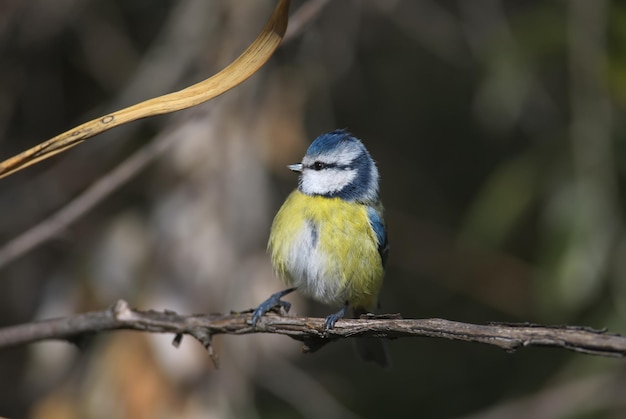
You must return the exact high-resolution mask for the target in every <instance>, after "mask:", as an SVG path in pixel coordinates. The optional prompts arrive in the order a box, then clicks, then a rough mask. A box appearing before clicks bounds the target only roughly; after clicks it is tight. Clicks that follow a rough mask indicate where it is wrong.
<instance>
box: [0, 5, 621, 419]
mask: <svg viewBox="0 0 626 419" xmlns="http://www.w3.org/2000/svg"><path fill="white" fill-rule="evenodd" d="M314 3H319V4H320V8H321V10H320V13H319V14H315V13H314V14H312V15H310V17H308V18H307V20H306V21H305V22H303V25H302V27H301V29H302V30H301V31H300V32H298V33H297V34H295V35H294V36H292V37H291V39H290V40H289V41H288V42H286V43H285V44H284V45H283V46H282V47H281V48H280V49H279V51H278V52H277V53H276V54H275V55H274V57H273V58H272V60H271V61H270V62H269V63H268V64H267V65H266V66H265V67H264V68H263V69H262V70H261V71H260V72H259V73H257V74H256V75H255V76H253V77H252V78H251V79H250V80H248V81H247V82H245V83H244V84H242V85H241V86H239V87H237V88H236V89H234V90H233V91H231V92H229V93H227V94H226V95H224V96H222V97H220V98H218V99H216V100H213V101H211V102H210V103H207V104H204V105H201V106H198V107H196V108H193V109H190V110H186V111H184V112H180V113H177V114H174V115H166V116H161V117H157V118H152V119H149V120H144V121H141V122H136V123H133V124H130V125H128V126H125V127H122V128H119V129H116V130H113V131H111V132H108V133H106V134H104V135H102V136H101V137H98V138H96V139H94V140H93V141H91V142H90V143H88V144H85V145H82V146H80V147H78V148H77V149H74V150H72V151H70V152H68V153H65V154H63V155H61V156H59V157H57V158H54V159H52V160H51V161H49V162H45V163H43V164H40V165H38V166H35V167H33V168H30V169H28V170H26V171H24V172H20V173H18V174H16V175H14V176H11V177H10V178H7V179H5V180H3V181H2V182H1V183H0V199H1V201H0V202H2V203H3V205H2V206H0V232H1V233H0V234H1V235H2V238H3V242H8V241H9V240H10V239H12V238H14V237H16V236H18V235H20V234H21V233H23V232H24V231H26V230H27V229H28V228H29V227H30V226H32V225H34V224H36V223H38V222H39V221H41V220H44V219H46V217H47V216H49V215H50V214H51V213H53V212H55V211H56V210H58V209H60V208H63V207H64V206H65V205H67V204H68V203H70V202H72V200H73V199H74V198H75V197H76V196H77V195H78V194H79V193H80V192H81V191H84V190H85V189H86V188H88V187H89V186H90V185H91V184H93V183H94V182H96V181H97V180H99V179H103V178H104V177H106V176H107V174H108V173H110V171H111V170H112V168H114V167H116V166H117V165H118V164H119V163H120V162H122V161H124V159H126V158H127V157H128V156H129V155H131V154H132V153H134V152H136V151H139V150H142V148H144V147H149V146H150V144H154V142H155V141H165V142H167V147H163V150H162V151H160V152H159V153H158V154H157V155H155V156H154V161H153V162H152V164H150V165H149V166H148V167H147V168H146V169H145V170H143V171H141V173H140V174H139V175H137V176H135V177H134V178H133V179H132V180H131V181H129V182H128V183H126V184H124V185H123V186H122V187H120V188H119V189H118V190H117V191H116V192H115V193H114V194H113V195H112V196H111V197H109V198H108V199H106V200H105V201H103V202H101V203H99V205H97V206H96V208H95V209H94V210H92V211H90V212H89V213H88V214H87V215H86V216H84V217H81V218H80V219H78V220H76V221H75V222H74V223H72V224H71V226H70V227H69V228H67V229H65V230H64V231H63V232H62V234H59V235H57V236H55V238H54V240H53V241H50V242H46V243H44V244H42V245H41V246H39V247H38V248H37V249H35V250H33V251H31V252H28V253H27V254H24V255H22V256H21V257H20V258H18V259H17V260H15V261H13V262H11V263H10V264H7V265H5V266H3V267H2V274H1V275H0V281H2V288H1V289H2V292H1V293H0V322H1V323H2V324H14V323H20V322H26V321H30V320H32V319H38V318H47V317H54V316H61V315H65V314H69V313H74V312H81V311H86V310H90V309H102V308H103V307H106V306H107V305H109V304H111V303H113V302H114V301H115V300H116V299H118V298H124V299H126V300H128V301H129V302H130V303H131V304H133V305H134V306H137V307H140V308H155V309H166V308H167V309H172V310H176V311H178V312H181V313H191V312H220V311H222V312H224V311H228V310H230V309H245V308H249V307H252V306H254V305H255V304H257V303H258V302H260V301H261V300H262V299H264V298H265V297H267V296H268V295H269V293H271V292H273V291H276V290H278V289H280V286H281V285H280V284H279V282H278V280H276V279H275V278H274V277H273V275H272V272H271V267H270V266H269V262H268V259H267V257H266V255H265V242H266V239H267V235H268V229H269V225H270V223H271V220H272V217H273V214H274V212H275V210H276V209H277V208H278V206H279V205H280V203H281V201H282V199H283V198H284V197H285V196H286V194H287V193H288V192H289V190H290V189H291V188H293V187H294V186H295V182H296V180H295V178H294V176H293V174H291V173H289V172H288V171H287V170H286V169H285V168H284V166H285V165H286V164H288V163H293V162H296V161H298V160H299V159H300V158H301V155H302V153H303V151H304V150H305V147H306V146H307V144H308V143H309V142H310V141H311V140H312V139H313V138H314V137H315V136H316V135H318V134H320V133H322V132H325V131H328V130H331V129H334V128H337V127H346V128H348V129H350V130H351V131H352V132H353V133H354V134H355V135H357V136H358V137H360V138H361V139H363V141H364V142H365V144H366V145H367V146H368V148H369V149H370V151H371V153H372V155H373V156H374V157H375V158H376V160H377V161H378V164H379V168H380V171H381V174H382V194H383V199H384V202H385V205H386V208H387V222H388V225H389V230H390V240H391V244H392V249H391V256H390V267H389V270H388V273H387V277H386V283H385V286H384V290H383V295H382V305H383V310H384V311H388V312H401V313H402V314H403V315H404V316H405V317H442V318H449V319H455V320H461V321H468V322H486V321H533V322H539V323H568V324H583V325H588V326H592V327H598V328H600V327H605V326H606V327H609V328H611V329H612V330H613V331H615V332H621V333H624V332H625V331H626V330H625V329H626V327H625V326H624V319H625V318H626V314H625V313H626V286H624V284H626V282H625V281H624V276H625V274H626V263H625V262H624V261H626V258H624V257H623V254H624V252H625V251H626V235H625V234H624V226H623V224H624V207H625V204H626V203H625V202H624V195H623V193H622V191H623V189H624V183H625V176H626V170H625V167H626V154H625V153H626V143H625V140H624V139H625V138H626V127H625V126H624V123H623V122H622V118H620V115H621V113H622V112H623V109H624V107H625V106H626V52H625V51H626V48H625V47H626V31H625V30H624V29H623V28H626V6H625V5H624V4H623V3H621V2H618V1H616V0H594V1H586V0H572V1H569V2H541V1H536V0H534V1H525V2H513V1H498V0H474V1H471V2H470V1H461V0H457V1H448V0H446V1H435V0H419V1H412V0H393V1H392V0H368V1H356V0H350V1H342V2H327V1H319V0H318V1H317V2H316V1H315V0H310V1H308V2H305V1H299V2H294V4H293V6H292V13H297V12H298V10H299V9H300V8H301V7H303V6H309V7H310V6H311V4H314ZM273 6H274V3H273V2H271V1H265V0H263V1H258V0H245V1H237V2H228V1H221V0H219V1H218V0H215V1H206V0H184V1H173V0H162V1H154V0H152V1H148V0H131V1H120V0H108V1H104V0H82V1H78V0H62V1H54V2H51V1H46V0H21V1H20V0H5V1H4V2H3V3H2V5H1V6H0V11H1V12H0V54H1V57H2V59H1V60H0V141H1V142H0V144H1V156H0V158H6V157H9V156H11V155H13V154H15V153H17V152H19V151H22V150H24V149H26V148H27V147H29V146H32V145H34V144H36V143H38V142H41V141H42V140H44V139H46V138H49V137H51V136H53V135H55V134H57V133H59V132H62V131H64V130H66V129H69V128H71V127H72V126H74V125H76V124H78V123H80V122H83V121H85V120H87V119H89V118H92V117H95V116H97V115H100V114H104V113H106V112H107V111H111V110H114V109H118V108H120V107H122V106H127V105H130V104H133V103H135V102H138V101H140V100H143V99H146V98H149V97H153V96H157V95H160V94H163V93H167V92H169V91H173V90H176V89H180V88H183V87H185V86H187V85H189V84H192V83H194V82H196V81H198V80H201V79H203V78H205V77H207V76H208V75H210V74H213V73H215V72H216V71H218V70H220V69H221V68H223V67H224V66H225V65H226V64H228V63H229V62H230V61H231V60H232V59H233V58H235V57H236V56H237V55H238V54H239V53H241V51H243V49H244V48H245V47H246V46H247V45H248V44H249V43H250V42H251V41H252V40H253V39H254V37H255V36H256V34H257V33H258V31H259V30H260V28H261V27H262V26H263V24H264V22H265V19H267V17H268V16H269V14H270V13H271V10H272V8H273ZM292 301H293V302H294V310H296V311H297V312H299V313H307V314H319V315H324V314H327V313H328V312H329V311H330V310H334V309H335V308H334V307H333V308H329V307H318V306H309V303H310V302H308V301H305V300H303V299H300V298H298V297H294V298H293V299H292ZM171 338H172V337H171V336H144V335H139V334H132V333H115V334H110V335H105V336H100V337H98V338H95V339H94V340H93V341H90V342H85V344H84V345H83V346H84V347H83V348H82V349H80V350H79V349H77V348H75V347H72V346H70V345H68V344H66V343H46V344H41V345H33V346H31V347H28V348H14V349H11V350H3V351H2V352H1V353H0V377H2V379H1V380H0V415H3V416H13V417H25V416H30V417H33V418H39V417H41V418H56V417H59V418H61V417H62V418H72V417H77V418H78V417H81V418H84V417H88V418H97V417H107V418H109V417H132V418H159V417H181V418H183V417H219V418H230V417H237V418H238V417H325V418H333V417H338V418H343V417H371V418H377V417H427V418H452V417H464V416H469V415H471V417H473V418H499V417H506V418H512V417H533V418H574V417H594V418H613V417H623V416H624V415H626V406H625V405H624V402H623V396H622V395H623V393H624V391H626V382H625V377H626V372H625V371H624V367H623V363H622V362H621V361H616V360H610V359H609V360H606V359H596V358H592V357H586V356H583V355H572V354H569V353H566V352H564V351H556V350H552V351H551V350H546V349H533V350H528V351H525V352H521V353H518V354H515V355H509V354H506V353H503V352H501V351H498V350H496V349H492V348H488V347H483V346H478V345H471V344H459V343H454V342H446V341H439V340H423V341H418V340H402V341H394V342H391V350H392V353H393V358H394V365H395V368H394V369H392V370H391V371H382V370H379V369H377V368H376V367H375V366H371V365H367V364H362V363H360V362H359V361H358V360H357V359H354V356H353V354H352V348H351V347H350V345H348V344H345V342H344V343H338V344H335V345H330V346H328V347H327V348H324V349H323V350H322V351H321V352H320V353H318V354H315V355H311V356H306V357H305V356H302V355H301V354H299V352H298V344H297V343H295V342H290V341H287V340H286V339H284V338H280V337H277V336H262V337H259V336H249V337H248V336H246V337H244V336H241V337H223V338H221V339H219V340H217V342H216V344H217V348H216V350H217V351H218V354H219V355H220V357H221V368H220V369H219V370H215V369H214V368H213V366H212V364H211V361H210V359H209V357H208V356H207V354H206V352H205V351H204V349H203V348H202V347H200V346H199V345H197V344H195V342H191V340H186V341H184V342H183V344H182V346H181V348H179V349H175V348H174V347H172V346H171V345H170V341H171Z"/></svg>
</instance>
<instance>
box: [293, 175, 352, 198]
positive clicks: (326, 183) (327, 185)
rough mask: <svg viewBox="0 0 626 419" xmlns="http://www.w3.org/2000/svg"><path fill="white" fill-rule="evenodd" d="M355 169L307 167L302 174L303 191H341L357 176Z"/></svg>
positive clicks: (322, 193)
mask: <svg viewBox="0 0 626 419" xmlns="http://www.w3.org/2000/svg"><path fill="white" fill-rule="evenodd" d="M356 175H357V171H356V170H354V169H345V170H344V169H334V168H333V169H328V168H327V169H324V170H319V171H315V170H311V169H305V171H304V173H303V174H302V192H304V193H305V194H319V195H326V194H331V193H334V192H339V191H340V190H342V189H343V188H345V187H346V186H348V185H349V184H350V183H352V181H353V180H354V179H355V178H356Z"/></svg>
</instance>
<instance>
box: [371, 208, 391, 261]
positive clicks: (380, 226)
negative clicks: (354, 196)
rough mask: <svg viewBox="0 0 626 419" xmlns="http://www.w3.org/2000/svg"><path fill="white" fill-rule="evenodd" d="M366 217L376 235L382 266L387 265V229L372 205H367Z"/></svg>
mask: <svg viewBox="0 0 626 419" xmlns="http://www.w3.org/2000/svg"><path fill="white" fill-rule="evenodd" d="M367 217H368V219H369V222H370V225H371V226H372V229H373V230H374V234H375V235H376V243H377V244H378V253H379V254H380V258H381V260H382V263H383V268H384V267H385V266H386V265H387V256H388V254H389V243H388V242H387V229H386V228H385V223H384V222H383V220H382V217H381V214H380V213H379V212H378V211H376V210H375V209H374V208H372V207H367Z"/></svg>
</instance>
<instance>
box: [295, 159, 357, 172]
mask: <svg viewBox="0 0 626 419" xmlns="http://www.w3.org/2000/svg"><path fill="white" fill-rule="evenodd" d="M305 167H306V168H308V169H313V170H323V169H339V170H348V169H351V168H352V167H351V166H350V165H347V164H338V163H324V162H321V161H315V162H313V163H311V164H307V165H306V166H305Z"/></svg>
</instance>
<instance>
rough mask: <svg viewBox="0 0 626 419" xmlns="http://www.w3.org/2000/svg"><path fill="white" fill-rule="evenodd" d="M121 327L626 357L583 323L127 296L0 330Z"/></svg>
mask: <svg viewBox="0 0 626 419" xmlns="http://www.w3.org/2000/svg"><path fill="white" fill-rule="evenodd" d="M122 329H127V330H139V331H144V332H154V333H172V334H174V335H176V336H177V337H176V338H175V339H174V344H176V343H180V337H179V336H182V335H190V336H192V337H193V338H195V339H196V340H198V341H199V342H200V343H202V345H203V346H205V347H206V348H207V349H208V350H209V351H212V347H211V338H212V337H213V336H215V335H219V334H231V335H242V334H250V333H275V334H281V335H287V336H289V337H291V338H293V339H296V340H299V341H302V342H304V343H305V352H312V351H314V350H315V349H318V348H319V347H321V346H323V345H324V344H325V343H328V342H330V341H332V340H336V339H339V338H348V337H365V336H366V337H375V338H387V339H395V338H401V337H434V338H446V339H452V340H460V341H466V342H479V343H486V344H489V345H495V346H498V347H500V348H502V349H504V350H506V351H510V352H512V351H515V350H516V349H518V348H521V347H526V346H552V347H558V348H564V349H569V350H571V351H574V352H580V353H586V354H592V355H601V356H612V357H625V356H626V337H625V336H621V335H618V334H612V333H606V332H604V331H597V330H592V329H588V328H583V327H578V326H540V325H530V326H529V325H526V324H520V325H515V324H490V325H476V324H469V323H461V322H455V321H450V320H443V319H400V318H397V316H374V317H370V318H364V319H344V320H340V321H339V322H337V324H336V325H335V328H334V329H333V330H331V331H325V330H324V319H322V318H311V317H289V316H280V315H277V314H274V313H271V314H269V315H266V316H264V317H263V318H261V320H260V321H259V323H258V324H257V327H256V328H253V327H252V326H251V325H250V313H249V312H245V313H233V314H227V315H223V314H209V315H180V314H176V313H173V312H171V311H165V312H159V311H152V310H150V311H140V310H133V309H131V308H130V307H129V306H128V303H126V302H125V301H122V300H120V301H118V302H117V303H116V304H115V305H114V306H113V307H111V308H110V309H108V310H104V311H98V312H91V313H85V314H79V315H76V316H71V317H66V318H60V319H51V320H44V321H40V322H34V323H28V324H24V325H19V326H12V327H7V328H3V329H0V348H1V347H7V346H15V345H23V344H27V343H33V342H38V341H42V340H48V339H65V340H69V341H76V340H80V337H81V336H83V335H92V334H94V333H98V332H104V331H111V330H122ZM306 348H309V349H306ZM213 356H214V355H213Z"/></svg>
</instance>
